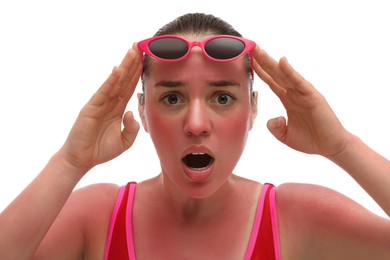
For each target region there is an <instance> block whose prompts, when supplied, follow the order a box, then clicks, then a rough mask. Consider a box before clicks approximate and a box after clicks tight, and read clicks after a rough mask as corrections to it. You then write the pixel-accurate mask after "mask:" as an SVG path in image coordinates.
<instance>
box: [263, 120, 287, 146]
mask: <svg viewBox="0 0 390 260" xmlns="http://www.w3.org/2000/svg"><path fill="white" fill-rule="evenodd" d="M286 122H287V121H286V119H285V118H284V117H277V118H273V119H270V120H268V122H267V128H268V130H269V131H270V132H271V134H272V135H273V136H275V138H276V139H278V140H279V141H281V142H282V143H285V139H286V131H287V125H286Z"/></svg>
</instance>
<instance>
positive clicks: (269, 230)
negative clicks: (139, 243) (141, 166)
mask: <svg viewBox="0 0 390 260" xmlns="http://www.w3.org/2000/svg"><path fill="white" fill-rule="evenodd" d="M135 187H136V183H134V182H131V183H128V184H127V185H125V186H123V187H121V188H120V190H119V194H118V198H117V201H116V204H115V207H114V210H113V213H112V217H111V221H110V226H109V230H108V235H107V240H106V246H105V252H104V260H135V259H136V258H135V250H134V240H133V226H132V213H133V201H134V194H135ZM244 260H280V245H279V235H278V223H277V216H276V204H275V187H274V186H273V185H272V184H268V183H267V184H264V185H263V188H262V190H261V192H260V198H259V201H258V205H257V210H256V216H255V219H254V222H253V227H252V233H251V237H250V240H249V244H248V246H247V249H246V252H245V256H244Z"/></svg>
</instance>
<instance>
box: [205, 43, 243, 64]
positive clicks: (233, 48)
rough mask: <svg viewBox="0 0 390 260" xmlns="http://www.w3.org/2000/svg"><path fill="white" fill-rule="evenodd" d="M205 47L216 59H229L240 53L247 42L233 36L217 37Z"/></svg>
mask: <svg viewBox="0 0 390 260" xmlns="http://www.w3.org/2000/svg"><path fill="white" fill-rule="evenodd" d="M204 49H205V51H206V52H207V54H208V55H210V56H211V57H213V58H215V59H219V60H227V59H231V58H234V57H237V56H238V55H240V54H241V53H242V52H243V51H244V49H245V44H244V43H243V42H242V41H240V40H237V39H233V38H216V39H213V40H211V41H208V42H207V43H206V44H205V47H204Z"/></svg>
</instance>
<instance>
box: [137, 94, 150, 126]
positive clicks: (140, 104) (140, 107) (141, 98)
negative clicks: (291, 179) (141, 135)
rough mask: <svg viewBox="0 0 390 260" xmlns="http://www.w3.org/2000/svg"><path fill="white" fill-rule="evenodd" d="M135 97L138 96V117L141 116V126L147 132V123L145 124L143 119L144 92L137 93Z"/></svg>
mask: <svg viewBox="0 0 390 260" xmlns="http://www.w3.org/2000/svg"><path fill="white" fill-rule="evenodd" d="M137 98H138V113H139V117H140V118H141V122H142V126H143V127H144V129H145V131H146V132H147V133H149V129H148V125H147V123H146V120H145V113H144V110H145V105H144V104H145V94H143V93H138V94H137Z"/></svg>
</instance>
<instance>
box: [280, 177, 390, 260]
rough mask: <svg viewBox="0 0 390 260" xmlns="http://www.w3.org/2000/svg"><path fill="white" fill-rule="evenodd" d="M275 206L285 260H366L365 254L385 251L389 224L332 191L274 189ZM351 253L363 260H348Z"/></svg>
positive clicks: (310, 187) (309, 186)
mask: <svg viewBox="0 0 390 260" xmlns="http://www.w3.org/2000/svg"><path fill="white" fill-rule="evenodd" d="M276 205H277V214H278V221H279V234H280V240H281V245H282V255H283V254H284V255H285V256H286V257H284V259H313V258H310V257H315V259H367V258H364V257H365V254H366V253H367V254H371V252H373V251H375V250H376V252H379V251H380V250H383V248H385V247H387V248H388V245H389V242H388V241H390V222H389V220H388V219H385V218H382V217H379V216H377V215H375V214H373V213H372V212H370V211H368V210H367V209H365V208H364V207H363V206H361V205H359V204H358V203H357V202H355V201H353V200H352V199H350V198H348V197H346V196H345V195H343V194H341V193H339V192H337V191H335V190H332V189H329V188H326V187H323V186H320V185H313V184H299V183H286V184H282V185H280V186H278V187H277V191H276ZM364 247H365V249H363V248H364ZM359 249H360V250H362V251H360V250H359ZM324 252H325V253H324ZM351 252H356V254H360V255H359V257H363V258H359V257H358V256H356V257H355V256H354V258H349V257H352V255H349V254H351ZM383 252H384V253H385V254H387V253H388V250H385V251H383ZM381 253H382V252H381ZM330 254H334V255H330ZM288 256H289V257H288ZM292 256H294V257H292ZM339 256H341V258H339ZM346 256H348V257H347V258H345V257H346ZM329 257H332V258H329ZM342 257H344V258H342ZM371 259H381V258H371ZM389 259H390V258H389Z"/></svg>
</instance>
